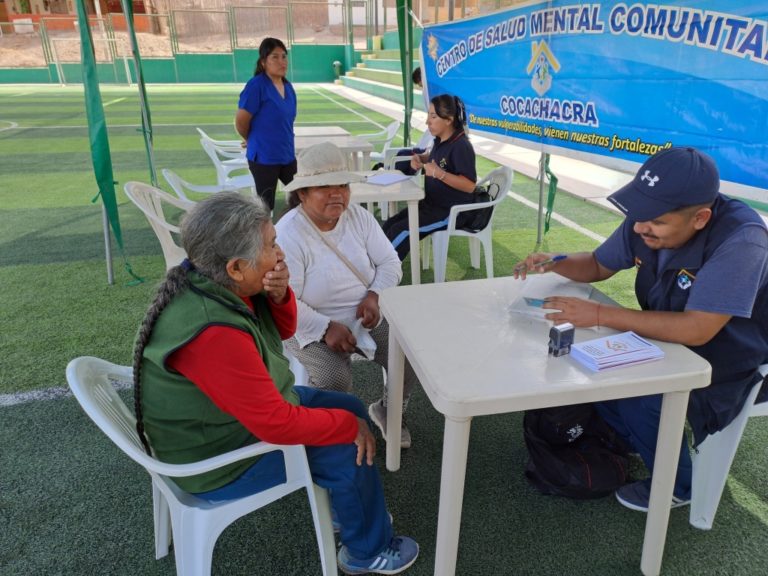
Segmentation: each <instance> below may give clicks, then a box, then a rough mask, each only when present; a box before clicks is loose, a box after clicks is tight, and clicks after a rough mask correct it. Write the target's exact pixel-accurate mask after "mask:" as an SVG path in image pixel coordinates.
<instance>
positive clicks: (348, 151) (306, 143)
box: [293, 134, 373, 170]
mask: <svg viewBox="0 0 768 576" xmlns="http://www.w3.org/2000/svg"><path fill="white" fill-rule="evenodd" d="M320 142H332V143H334V144H335V145H336V147H337V148H338V149H339V150H341V152H342V153H343V154H345V155H346V156H347V158H349V160H348V166H349V169H350V170H368V169H369V168H370V166H371V152H373V144H371V143H370V142H368V140H363V139H362V138H358V137H356V136H322V137H321V136H299V135H298V134H296V136H295V137H294V139H293V143H294V147H295V148H296V155H298V154H299V152H301V151H302V150H304V149H305V148H309V147H310V146H313V145H314V144H318V143H320ZM361 157H362V162H361V161H360V160H361Z"/></svg>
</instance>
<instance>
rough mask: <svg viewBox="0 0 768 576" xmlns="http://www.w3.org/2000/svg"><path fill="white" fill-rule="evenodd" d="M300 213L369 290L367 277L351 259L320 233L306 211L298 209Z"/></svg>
mask: <svg viewBox="0 0 768 576" xmlns="http://www.w3.org/2000/svg"><path fill="white" fill-rule="evenodd" d="M298 212H299V214H301V215H302V216H303V217H304V220H305V221H307V222H308V223H309V227H310V228H311V229H312V230H313V231H314V232H315V234H316V235H317V236H318V237H319V238H320V240H322V241H323V243H324V244H325V245H326V246H328V248H330V249H331V250H333V252H335V253H336V256H338V257H339V259H340V260H341V261H342V262H344V264H346V265H347V268H349V269H350V270H351V271H352V273H353V274H354V275H355V276H357V278H358V280H360V282H362V283H363V286H365V287H366V288H369V287H370V285H369V284H368V281H367V280H366V279H365V276H363V274H362V273H361V272H360V270H358V269H357V268H356V267H355V265H354V264H352V262H350V261H349V258H347V257H346V256H344V254H342V253H341V251H340V250H339V249H338V248H337V247H336V245H334V244H333V243H331V241H330V240H328V238H326V237H325V235H324V234H323V233H322V232H321V231H320V229H319V228H318V227H317V226H316V225H315V223H314V222H312V219H311V218H310V217H309V216H307V214H306V213H305V212H304V209H303V208H302V207H301V206H299V207H298Z"/></svg>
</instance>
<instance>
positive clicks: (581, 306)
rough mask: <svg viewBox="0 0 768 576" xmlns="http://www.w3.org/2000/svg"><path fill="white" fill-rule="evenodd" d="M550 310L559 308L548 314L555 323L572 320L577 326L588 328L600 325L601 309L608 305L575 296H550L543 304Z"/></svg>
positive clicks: (548, 317) (548, 318)
mask: <svg viewBox="0 0 768 576" xmlns="http://www.w3.org/2000/svg"><path fill="white" fill-rule="evenodd" d="M542 308H544V309H548V310H558V312H552V313H551V314H547V320H553V321H554V322H555V324H562V323H563V322H570V323H571V324H573V325H574V326H576V328H588V327H590V326H599V325H600V310H601V309H605V308H606V306H604V305H603V304H600V303H599V302H595V301H594V300H584V299H582V298H574V297H573V296H550V297H549V298H547V299H546V300H545V301H544V305H543V306H542Z"/></svg>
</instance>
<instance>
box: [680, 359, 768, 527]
mask: <svg viewBox="0 0 768 576" xmlns="http://www.w3.org/2000/svg"><path fill="white" fill-rule="evenodd" d="M760 373H761V374H762V375H763V376H765V375H766V374H768V364H763V365H762V366H761V367H760ZM762 384H763V383H762V382H758V383H757V384H755V385H754V386H753V387H752V391H751V392H750V393H749V396H748V397H747V401H746V402H745V403H744V408H742V410H741V412H739V415H738V416H736V418H735V419H734V420H733V422H731V423H730V424H728V426H726V427H725V428H723V429H722V430H720V432H717V433H715V434H711V435H710V436H707V437H706V438H705V439H704V441H703V442H702V443H701V444H699V447H698V453H695V452H694V454H693V485H692V488H691V512H690V516H689V521H690V523H691V524H692V525H693V526H695V527H696V528H700V529H701V530H711V529H712V523H713V522H714V521H715V514H717V507H718V506H719V505H720V498H721V496H722V495H723V488H725V483H726V480H727V479H728V471H729V470H730V469H731V464H732V463H733V458H734V456H735V455H736V450H737V449H738V447H739V442H740V441H741V435H742V434H743V432H744V428H745V427H746V425H747V420H748V419H749V418H750V416H752V417H755V416H768V402H763V403H761V404H755V398H757V394H758V392H759V391H760V387H761V386H762Z"/></svg>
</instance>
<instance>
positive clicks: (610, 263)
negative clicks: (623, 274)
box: [595, 220, 635, 271]
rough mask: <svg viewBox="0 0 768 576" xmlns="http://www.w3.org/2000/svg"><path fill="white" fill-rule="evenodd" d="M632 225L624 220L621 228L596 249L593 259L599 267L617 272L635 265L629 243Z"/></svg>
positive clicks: (632, 232)
mask: <svg viewBox="0 0 768 576" xmlns="http://www.w3.org/2000/svg"><path fill="white" fill-rule="evenodd" d="M632 225H633V223H632V222H631V221H629V220H624V222H622V224H621V226H619V227H618V228H616V230H614V231H613V234H611V235H610V236H609V237H608V239H607V240H606V241H605V242H603V243H602V244H601V245H600V246H598V247H597V249H596V250H595V258H596V259H597V261H598V263H599V264H600V265H601V266H603V267H605V268H607V269H608V270H613V271H619V270H626V269H627V268H632V266H634V265H635V255H634V254H633V253H632V248H631V242H630V238H631V235H632V234H634V231H633V230H632Z"/></svg>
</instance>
